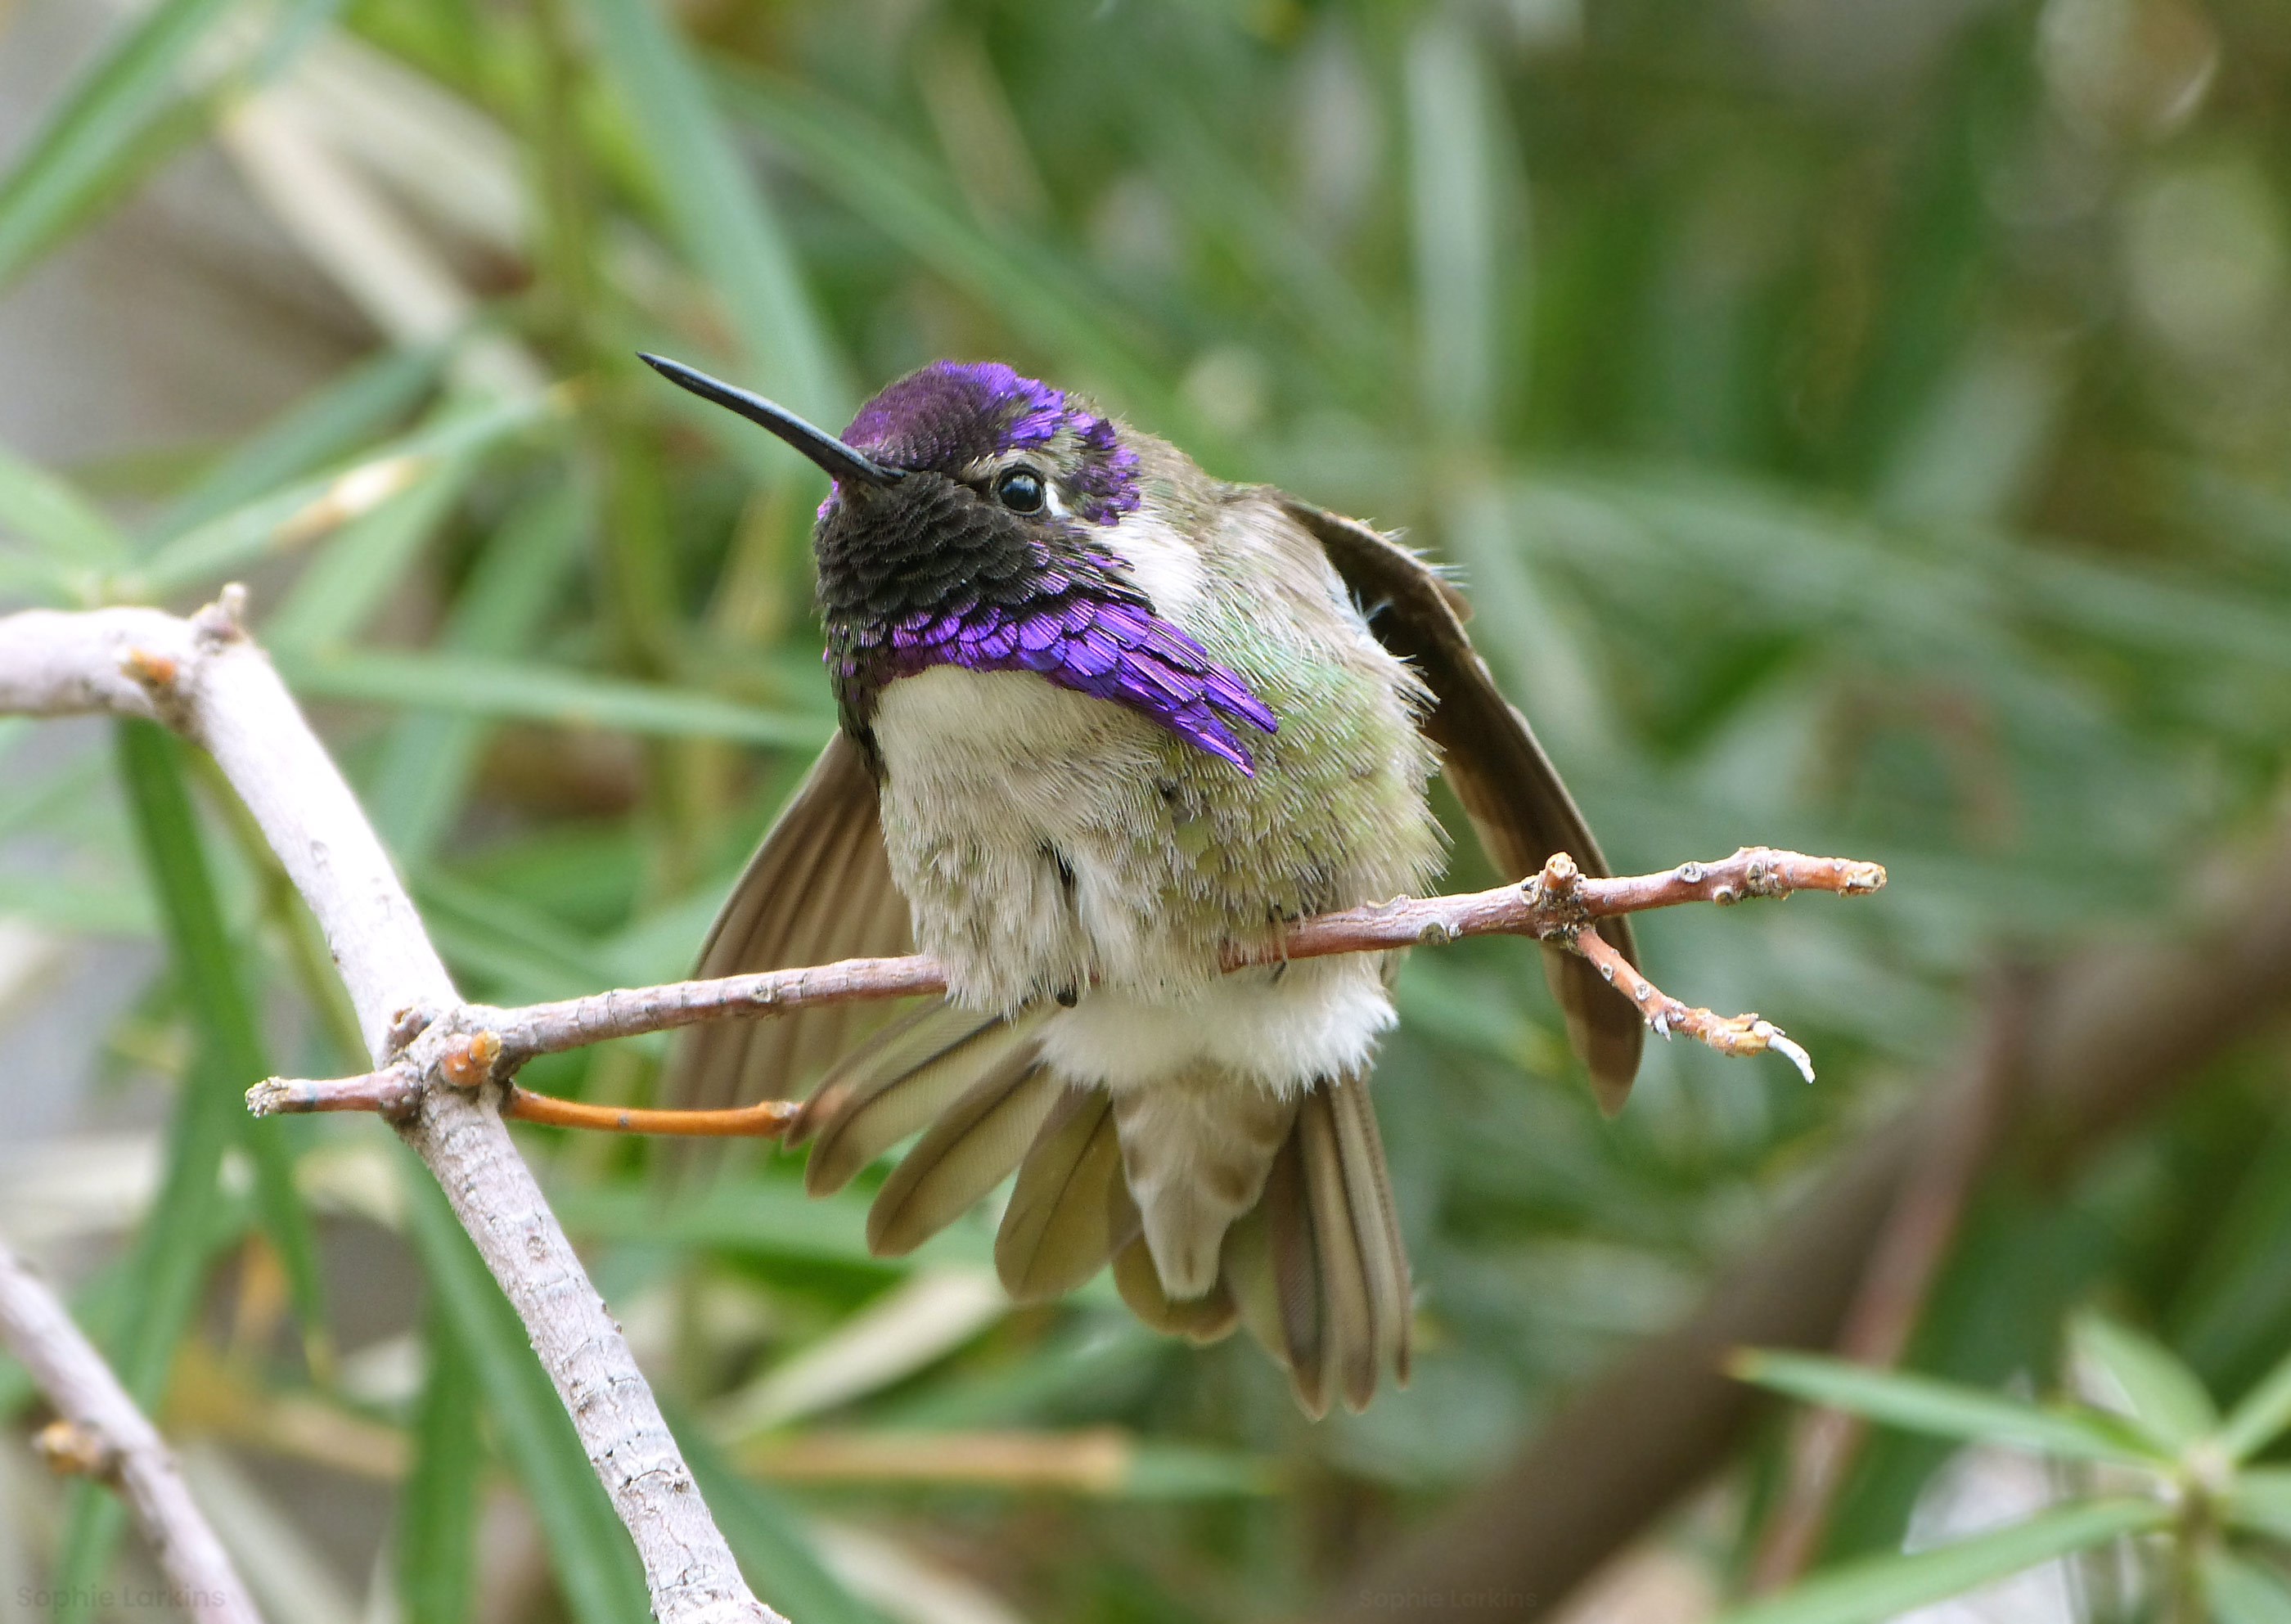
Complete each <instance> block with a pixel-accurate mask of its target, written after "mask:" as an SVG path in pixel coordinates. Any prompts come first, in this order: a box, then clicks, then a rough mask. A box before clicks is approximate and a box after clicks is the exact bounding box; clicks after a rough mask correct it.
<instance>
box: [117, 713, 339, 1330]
mask: <svg viewBox="0 0 2291 1624" xmlns="http://www.w3.org/2000/svg"><path fill="white" fill-rule="evenodd" d="M119 745H120V761H121V768H122V776H123V777H124V778H125V781H126V784H127V787H128V791H129V795H130V799H131V801H132V803H133V806H134V808H135V811H136V816H137V824H138V827H139V832H141V835H142V838H143V841H144V845H145V849H146V851H147V852H148V853H149V854H150V855H149V865H150V870H151V875H152V879H153V881H154V884H153V889H155V890H156V891H157V893H158V896H159V903H160V915H161V919H162V920H163V921H164V923H165V929H166V936H167V951H168V958H169V960H170V961H171V963H172V965H173V970H174V974H175V977H176V979H177V981H178V982H179V983H180V984H181V989H182V995H183V1001H184V1002H185V1004H186V1005H188V1006H189V1012H190V1018H191V1025H192V1027H193V1029H194V1030H195V1031H197V1033H198V1038H199V1052H200V1055H201V1057H202V1064H204V1065H212V1066H213V1067H214V1068H216V1069H217V1070H219V1071H220V1073H221V1083H220V1085H219V1086H220V1087H221V1088H222V1089H225V1090H227V1091H230V1092H233V1093H236V1094H237V1095H239V1096H242V1097H243V1096H244V1095H245V1091H246V1089H249V1088H251V1087H253V1085H254V1084H255V1083H257V1082H259V1081H261V1080H262V1079H263V1078H265V1077H268V1076H269V1075H270V1074H271V1066H270V1060H269V1056H268V1055H267V1054H265V1053H264V1052H263V1044H262V1034H261V1027H260V1026H259V1025H258V1024H257V1022H256V1020H255V1015H254V1005H253V1001H252V999H251V998H250V996H249V994H248V992H247V988H246V985H245V980H244V979H243V974H244V972H243V970H242V969H241V965H240V959H241V955H240V953H239V952H238V951H237V948H236V947H235V946H234V945H233V944H232V942H231V939H230V934H229V930H228V929H227V928H226V927H225V925H224V923H223V914H222V905H221V901H220V900H219V899H218V898H217V896H216V895H215V888H214V882H213V880H212V879H211V878H210V877H209V872H208V865H207V859H206V853H205V844H204V842H203V840H202V839H201V837H200V833H199V826H198V822H197V814H196V813H195V812H194V811H193V809H192V805H191V799H190V785H189V780H188V778H187V777H186V776H185V770H184V763H183V760H182V753H181V752H183V751H184V749H186V748H187V747H186V746H185V745H183V744H181V743H180V742H178V741H177V739H176V738H175V736H174V735H173V734H171V733H169V732H167V731H166V730H165V728H160V727H159V726H157V724H156V723H149V722H140V721H123V722H121V723H120V724H119ZM231 1121H232V1125H233V1127H234V1128H235V1129H236V1130H237V1137H238V1138H239V1139H240V1141H241V1142H242V1143H243V1144H244V1145H245V1147H246V1151H247V1154H248V1156H249V1158H250V1159H251V1160H252V1161H253V1163H254V1185H255V1201H256V1205H257V1208H258V1210H260V1212H261V1218H262V1226H263V1230H264V1233H265V1234H267V1235H268V1236H269V1241H270V1243H271V1245H272V1246H274V1247H275V1248H277V1253H278V1260H279V1263H280V1266H282V1267H283V1268H284V1269H285V1273H286V1279H287V1282H288V1287H289V1293H290V1295H291V1297H292V1298H293V1306H294V1316H295V1318H296V1320H297V1321H298V1322H299V1323H301V1329H302V1334H303V1338H304V1339H305V1345H306V1347H309V1350H310V1353H311V1355H312V1363H313V1364H314V1365H319V1366H323V1365H324V1363H326V1357H327V1355H326V1351H325V1340H326V1291H325V1286H324V1284H323V1282H321V1281H320V1279H319V1276H318V1246H317V1243H316V1242H314V1241H313V1240H312V1238H311V1234H310V1224H309V1215H308V1214H307V1213H305V1212H304V1211H303V1210H302V1202H301V1196H300V1195H298V1194H296V1193H295V1189H294V1167H293V1158H292V1156H291V1154H289V1149H288V1143H289V1142H288V1140H287V1138H286V1137H285V1135H284V1134H282V1133H281V1132H279V1131H278V1130H279V1127H280V1126H281V1124H278V1123H276V1122H258V1121H257V1120H255V1119H254V1118H253V1117H251V1116H248V1115H246V1114H245V1113H244V1112H235V1113H233V1114H232V1119H231Z"/></svg>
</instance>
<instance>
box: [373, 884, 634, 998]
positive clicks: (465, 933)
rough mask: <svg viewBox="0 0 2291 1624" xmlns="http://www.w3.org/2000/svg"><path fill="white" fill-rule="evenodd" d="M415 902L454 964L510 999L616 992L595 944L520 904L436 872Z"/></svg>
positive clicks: (419, 888) (419, 890)
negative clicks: (592, 949)
mask: <svg viewBox="0 0 2291 1624" xmlns="http://www.w3.org/2000/svg"><path fill="white" fill-rule="evenodd" d="M414 900H415V901H416V902H417V903H418V904H420V905H421V909H422V917H423V919H424V920H425V921H427V922H428V924H429V927H430V936H431V937H432V939H434V940H435V941H436V942H437V944H438V952H439V953H442V954H444V956H445V958H446V961H447V962H448V963H449V964H452V965H453V966H454V968H455V969H458V970H461V971H462V972H464V973H467V974H470V975H472V976H477V977H481V978H483V979H485V980H486V981H487V982H490V983H492V984H494V986H495V987H496V988H498V989H500V990H501V992H502V993H503V994H504V995H505V996H507V997H510V998H512V999H514V1000H516V1001H521V1002H532V1001H539V1000H543V999H551V998H575V997H578V996H580V995H581V994H583V993H595V992H601V991H602V990H603V989H604V988H605V987H606V986H607V985H610V984H611V981H612V977H611V975H610V974H609V973H608V972H607V969H606V967H605V965H604V963H603V961H601V960H600V959H599V957H597V956H596V955H595V954H593V953H591V952H590V951H589V944H587V943H586V942H584V941H583V940H582V939H581V937H579V936H577V935H576V934H575V933H574V932H573V931H572V930H570V929H567V927H566V926H565V924H564V922H563V921H560V920H558V919H556V918H554V917H552V916H551V915H550V914H547V913H544V912H542V911H541V910H540V909H538V908H535V907H532V906H530V905H529V904H526V903H523V902H520V901H518V899H517V898H516V897H514V896H506V895H504V894H502V892H500V891H497V890H494V889H492V888H488V887H486V886H482V885H478V884H475V883H473V882H471V881H470V880H463V879H461V878H459V877H457V876H455V875H454V874H451V873H448V872H445V871H442V870H439V869H434V868H433V869H430V870H429V871H428V872H424V873H423V874H422V875H420V876H419V877H418V878H417V879H416V880H415V881H414Z"/></svg>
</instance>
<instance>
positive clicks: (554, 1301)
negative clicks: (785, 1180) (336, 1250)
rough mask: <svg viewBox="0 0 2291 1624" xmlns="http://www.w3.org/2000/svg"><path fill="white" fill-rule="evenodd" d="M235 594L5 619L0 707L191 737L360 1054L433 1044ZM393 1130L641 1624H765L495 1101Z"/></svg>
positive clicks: (398, 952)
mask: <svg viewBox="0 0 2291 1624" xmlns="http://www.w3.org/2000/svg"><path fill="white" fill-rule="evenodd" d="M244 598H245V594H244V593H243V592H242V591H239V590H238V589H237V588H229V589H226V590H225V591H224V593H223V595H222V599H221V602H219V603H216V604H212V605H210V606H208V607H206V608H205V609H203V610H201V611H200V612H199V613H198V614H197V615H195V616H193V617H191V618H189V619H188V620H186V619H183V618H181V617H179V616H176V615H168V614H165V613H162V612H161V611H159V610H157V609H143V608H109V609H95V610H89V611H85V612H82V613H64V612H59V611H52V610H30V611H27V612H25V613H23V614H19V615H9V616H7V617H5V618H4V619H0V712H20V713H26V714H33V715H64V714H70V713H80V712H109V713H110V714H113V715H118V716H133V717H143V718H147V719H149V720H157V721H160V722H164V723H165V724H166V725H168V726H169V727H171V728H174V729H175V730H176V731H177V732H179V733H181V734H182V735H183V736H186V737H187V738H189V739H190V740H192V741H193V742H195V743H197V744H201V745H204V746H205V748H206V750H207V751H208V752H209V753H210V754H212V755H213V757H214V760H215V762H216V764H217V765H218V766H219V767H220V768H221V769H222V771H223V774H224V776H226V777H227V778H228V779H229V781H230V784H231V786H232V788H233V789H235V790H236V791H237V793H238V795H239V797H240V798H241V799H242V800H244V801H245V804H246V808H247V810H248V811H249V812H250V813H252V814H253V817H254V819H255V821H256V823H257V824H259V825H260V826H261V830H262V833H263V836H264V839H265V840H267V841H268V842H269V845H270V847H271V848H272V849H273V850H274V851H275V852H276V853H277V856H278V857H279V860H280V862H281V863H282V864H285V869H286V872H287V873H288V875H289V876H290V877H291V878H292V879H293V882H294V884H295V886H296V888H298V889H299V890H300V891H301V894H302V896H303V899H304V900H305V901H306V902H307V903H308V904H309V907H310V911H311V912H312V914H313V915H314V916H316V918H317V920H318V924H319V926H320V928H321V929H323V930H324V931H325V933H326V942H327V945H328V946H329V948H330V949H331V950H332V952H333V954H334V962H335V964H336V966H337V967H338V968H339V969H340V970H341V972H342V981H343V985H345V987H346V988H347V989H348V991H349V993H350V999H351V1001H352V1003H353V1004H354V1005H355V1006H356V1009H357V1011H358V1025H359V1030H360V1032H361V1033H362V1034H363V1035H364V1037H365V1039H366V1047H367V1049H368V1050H369V1052H370V1053H371V1054H372V1056H373V1058H374V1063H375V1064H376V1065H379V1066H388V1065H391V1064H392V1063H393V1062H395V1061H396V1060H398V1057H399V1056H400V1053H401V1051H403V1050H404V1049H406V1044H407V1041H408V1040H409V1038H413V1037H414V1034H416V1033H420V1034H422V1035H421V1038H420V1040H418V1041H428V1042H430V1043H432V1044H433V1045H436V1044H438V1039H437V1038H436V1037H434V1036H433V1035H432V1034H434V1033H437V1032H438V1029H439V1028H440V1027H450V1026H452V1025H454V1024H455V1023H454V1019H453V1016H454V1011H457V1010H459V1009H461V999H460V996H459V994H458V993H456V992H455V991H454V984H453V981H452V979H451V977H448V976H447V974H446V967H445V965H444V963H443V961H441V960H439V958H438V953H437V950H436V949H435V948H434V947H433V946H432V945H430V938H429V937H428V935H427V933H426V932H425V931H424V930H423V929H422V921H421V920H420V918H419V917H418V916H417V915H416V914H415V912H414V904H413V903H412V902H411V900H409V899H408V897H407V896H406V889H405V887H404V886H403V885H402V884H400V883H399V881H398V875H397V873H396V872H395V871H394V870H393V869H392V868H391V866H390V858H389V856H388V855H387V854H386V853H385V852H384V851H383V850H382V844H381V842H380V841H379V840H377V839H376V838H375V836H374V831H373V828H372V826H371V825H370V824H368V823H367V822H366V816H365V814H364V813H363V812H362V811H361V810H360V809H359V807H358V801H357V799H356V798H355V797H354V796H353V795H352V794H351V793H350V786H349V785H348V784H345V783H344V782H343V780H342V775H341V773H340V772H339V771H337V770H336V768H335V767H334V762H333V760H331V759H330V758H329V757H328V756H327V754H326V750H325V748H324V747H323V746H322V745H321V744H319V743H318V738H317V736H315V735H314V734H313V733H312V732H311V731H310V728H309V724H308V723H307V722H306V721H305V720H303V718H302V715H301V712H300V711H298V710H297V709H296V708H295V705H294V701H293V698H292V696H291V695H288V693H287V692H286V688H285V685H284V684H283V683H281V682H280V681H279V679H278V676H277V672H276V671H273V670H272V669H271V666H270V663H269V660H267V659H266V658H264V656H263V655H262V653H261V650H260V649H258V648H257V647H254V645H253V643H252V642H250V641H248V640H247V639H246V637H245V633H244V631H242V630H241V628H240V624H239V610H240V607H241V605H242V604H243V602H244ZM425 1028H426V1029H427V1030H425ZM439 1076H440V1077H441V1078H442V1077H443V1076H444V1072H443V1070H442V1068H441V1069H440V1072H439ZM391 1121H392V1122H393V1125H394V1126H395V1127H396V1128H397V1130H398V1135H399V1137H400V1138H403V1139H404V1140H405V1141H406V1144H407V1145H408V1146H411V1147H412V1149H413V1150H414V1153H415V1154H417V1155H419V1156H420V1157H421V1158H422V1162H424V1163H425V1164H426V1165H427V1166H428V1167H429V1169H430V1172H431V1173H432V1174H433V1175H434V1176H435V1177H436V1178H437V1179H438V1184H439V1185H440V1186H442V1187H443V1188H444V1190H445V1193H446V1197H447V1199H448V1200H449V1201H450V1202H451V1203H452V1204H453V1208H454V1216H455V1217H456V1218H458V1219H459V1220H460V1221H461V1224H462V1227H463V1228H464V1229H465V1230H467V1231H468V1232H469V1234H470V1239H471V1240H472V1241H473V1242H475V1243H476V1245H477V1248H478V1252H479V1254H480V1255H481V1256H483V1258H485V1260H486V1266H487V1267H488V1268H489V1269H491V1271H492V1272H493V1275H494V1280H495V1281H497V1282H499V1283H500V1285H501V1288H502V1292H503V1293H504V1294H505V1295H506V1296H507V1297H508V1298H509V1300H510V1303H511V1305H512V1306H514V1307H515V1308H516V1310H517V1313H518V1318H519V1319H520V1320H521V1321H523V1323H524V1325H525V1329H526V1332H527V1336H528V1337H530V1338H531V1339H532V1342H533V1347H534V1351H535V1353H536V1354H537V1355H540V1358H541V1362H542V1364H543V1366H544V1367H545V1368H546V1369H547V1370H548V1371H549V1374H550V1378H551V1380H552V1381H553V1382H554V1383H555V1384H556V1387H557V1393H558V1397H559V1400H560V1401H561V1402H562V1403H563V1404H564V1406H565V1409H566V1412H567V1414H568V1415H569V1416H570V1417H571V1418H572V1420H573V1424H574V1427H575V1430H576V1431H577V1432H578V1433H579V1435H580V1437H581V1441H582V1443H583V1447H584V1448H585V1449H586V1451H587V1452H588V1456H589V1460H590V1464H591V1467H593V1468H594V1469H595V1471H596V1473H597V1475H598V1477H599V1481H601V1482H602V1483H603V1484H604V1485H605V1488H606V1490H607V1493H608V1494H609V1495H610V1497H611V1499H612V1501H613V1507H614V1509H615V1511H616V1512H617V1513H618V1514H619V1515H620V1518H621V1521H622V1523H623V1524H624V1525H625V1526H626V1527H627V1529H628V1531H629V1534H630V1537H631V1540H633V1542H634V1544H635V1546H636V1549H637V1554H638V1556H639V1558H640V1559H641V1561H642V1563H643V1565H644V1572H645V1580H646V1583H647V1587H648V1588H649V1590H650V1593H651V1599H652V1607H653V1613H654V1616H655V1618H656V1619H659V1620H663V1621H664V1624H665V1621H671V1620H672V1621H674V1624H733V1621H734V1620H742V1621H744V1624H760V1621H762V1620H777V1619H778V1618H779V1615H778V1614H776V1613H775V1612H772V1611H771V1610H770V1609H769V1608H768V1607H766V1606H765V1605H764V1604H762V1603H760V1602H759V1601H758V1600H757V1599H756V1598H755V1596H753V1595H752V1593H751V1592H750V1591H749V1589H748V1587H747V1584H746V1582H745V1581H744V1580H743V1579H742V1578H741V1576H740V1572H739V1569H738V1567H737V1565H736V1564H735V1562H734V1561H733V1557H732V1552H731V1548H730V1547H729V1546H728V1545H727V1544H726V1542H725V1540H724V1537H723V1535H722V1534H721V1533H720V1532H719V1531H718V1530H717V1527H716V1525H715V1523H714V1521H713V1520H712V1519H711V1516H710V1515H709V1512H708V1508H707V1507H706V1505H705V1503H704V1502H703V1500H702V1499H701V1496H700V1494H699V1491H698V1490H697V1488H696V1487H695V1484H694V1483H693V1479H692V1474H691V1472H690V1470H689V1468H687V1466H686V1465H685V1462H684V1458H683V1454H682V1452H681V1451H679V1449H678V1447H677V1445H676V1442H675V1440H674V1439H673V1438H672V1437H671V1435H670V1434H669V1430H668V1427H667V1424H666V1423H665V1422H664V1421H663V1419H661V1413H660V1408H659V1405H658V1404H657V1403H655V1400H654V1398H653V1395H652V1389H651V1387H649V1386H648V1385H647V1383H646V1381H645V1379H644V1377H643V1374H642V1373H641V1372H640V1371H639V1370H638V1368H637V1363H636V1360H635V1358H634V1356H633V1355H631V1353H630V1351H629V1347H628V1344H627V1342H626V1341H625V1340H624V1339H623V1337H622V1335H621V1331H620V1327H619V1326H618V1325H616V1324H615V1323H613V1319H612V1316H611V1315H610V1314H607V1312H606V1310H605V1305H604V1301H603V1299H602V1298H599V1296H598V1295H597V1290H596V1288H595V1287H594V1286H592V1285H591V1283H590V1282H589V1278H588V1276H587V1274H585V1273H583V1270H582V1267H581V1263H580V1259H579V1258H576V1257H575V1254H574V1251H573V1248H572V1244H571V1242H568V1241H567V1239H566V1237H565V1233H564V1231H563V1229H561V1228H560V1227H559V1225H558V1223H557V1220H556V1218H555V1216H554V1215H553V1214H552V1213H551V1211H550V1210H549V1207H548V1205H547V1203H546V1202H543V1199H542V1195H541V1189H540V1186H538V1185H537V1184H535V1181H534V1178H533V1174H532V1172H531V1170H529V1169H528V1168H527V1166H526V1164H525V1162H524V1161H523V1160H522V1159H521V1158H520V1157H519V1156H518V1153H517V1148H516V1146H514V1145H513V1144H512V1143H511V1142H510V1138H509V1134H508V1131H507V1130H506V1129H505V1128H503V1126H502V1120H501V1117H500V1114H499V1113H498V1110H497V1108H496V1105H495V1104H494V1101H493V1099H492V1098H490V1097H488V1096H487V1094H486V1092H485V1091H483V1090H478V1089H467V1088H458V1087H454V1086H452V1084H451V1083H450V1082H448V1083H445V1084H444V1085H443V1086H438V1087H435V1088H431V1089H427V1090H425V1091H423V1092H422V1094H421V1095H420V1096H419V1097H417V1098H415V1099H414V1100H413V1101H411V1102H408V1105H407V1108H406V1109H404V1110H401V1111H398V1112H397V1113H393V1115H392V1117H391ZM783 1624H784V1621H783Z"/></svg>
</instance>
